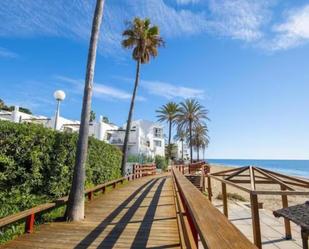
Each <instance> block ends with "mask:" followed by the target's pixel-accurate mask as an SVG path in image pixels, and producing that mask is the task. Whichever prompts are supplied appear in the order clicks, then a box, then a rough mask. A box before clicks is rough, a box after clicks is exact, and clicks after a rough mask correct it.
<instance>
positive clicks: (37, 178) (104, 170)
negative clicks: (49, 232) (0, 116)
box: [0, 121, 121, 218]
mask: <svg viewBox="0 0 309 249" xmlns="http://www.w3.org/2000/svg"><path fill="white" fill-rule="evenodd" d="M77 137H78V136H77V134H71V133H65V132H64V133H62V132H55V131H53V130H51V129H47V128H44V127H43V126H41V125H34V124H25V123H23V124H16V123H11V122H6V121H0V218H1V217H4V216H7V215H9V214H12V213H16V212H18V211H21V210H24V209H27V208H30V207H33V206H35V205H37V204H40V203H44V202H47V201H50V200H53V199H56V198H58V197H61V196H65V195H67V194H68V192H69V188H70V185H71V180H72V172H73V167H74V160H75V151H76V142H77ZM120 162H121V152H120V150H119V149H118V148H116V147H114V146H112V145H109V144H106V143H104V142H102V141H99V140H97V139H95V138H92V137H90V138H89V149H88V160H87V163H86V186H93V185H97V184H99V183H103V182H105V181H108V180H112V179H116V178H118V177H120V175H121V173H120Z"/></svg>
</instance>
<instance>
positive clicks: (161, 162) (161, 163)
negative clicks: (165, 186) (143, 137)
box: [155, 155, 167, 171]
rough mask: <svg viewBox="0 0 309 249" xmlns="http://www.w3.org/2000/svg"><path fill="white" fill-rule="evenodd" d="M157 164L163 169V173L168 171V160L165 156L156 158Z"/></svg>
mask: <svg viewBox="0 0 309 249" xmlns="http://www.w3.org/2000/svg"><path fill="white" fill-rule="evenodd" d="M155 164H156V166H157V168H158V169H162V170H163V171H165V170H166V169H167V160H166V159H165V157H164V156H159V155H157V156H155Z"/></svg>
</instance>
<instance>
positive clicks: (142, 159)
mask: <svg viewBox="0 0 309 249" xmlns="http://www.w3.org/2000/svg"><path fill="white" fill-rule="evenodd" d="M127 162H128V163H140V164H144V163H153V158H152V157H149V156H146V155H144V154H140V155H129V156H128V160H127Z"/></svg>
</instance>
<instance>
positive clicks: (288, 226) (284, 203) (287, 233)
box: [281, 185, 292, 239]
mask: <svg viewBox="0 0 309 249" xmlns="http://www.w3.org/2000/svg"><path fill="white" fill-rule="evenodd" d="M281 190H286V188H285V186H283V185H281ZM281 198H282V207H283V208H287V207H288V206H289V204H288V197H287V195H282V196H281ZM284 228H285V238H286V239H292V233H291V224H290V221H289V219H287V218H284Z"/></svg>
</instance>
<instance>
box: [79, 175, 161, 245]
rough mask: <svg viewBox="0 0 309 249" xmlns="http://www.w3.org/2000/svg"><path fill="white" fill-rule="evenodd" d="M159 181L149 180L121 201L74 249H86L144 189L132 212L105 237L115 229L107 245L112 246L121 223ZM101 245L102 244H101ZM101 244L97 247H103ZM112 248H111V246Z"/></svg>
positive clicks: (130, 215)
mask: <svg viewBox="0 0 309 249" xmlns="http://www.w3.org/2000/svg"><path fill="white" fill-rule="evenodd" d="M158 180H159V179H151V180H149V181H148V182H146V183H145V184H144V185H142V186H141V187H139V188H138V189H137V190H135V191H134V192H133V193H132V194H131V195H130V196H129V197H128V198H127V199H126V200H125V201H123V202H122V203H121V204H120V205H119V206H118V207H117V208H116V209H115V210H114V211H113V212H112V213H111V214H110V215H109V216H107V217H106V218H105V219H104V220H103V221H102V222H101V223H100V224H99V225H98V226H97V227H96V228H95V229H93V230H92V231H91V232H90V233H89V234H88V235H87V236H86V237H85V238H84V239H83V240H81V241H80V242H79V243H78V244H77V245H76V246H75V249H82V248H88V246H90V245H91V244H92V243H93V242H94V241H95V240H96V238H97V237H98V236H100V234H101V233H102V232H103V231H104V230H105V228H106V227H107V226H108V225H110V223H111V222H112V221H113V220H114V219H115V218H116V217H117V216H118V215H119V214H120V213H121V212H122V211H123V210H124V208H125V207H126V206H127V205H128V204H129V203H130V202H131V201H132V200H133V199H134V198H135V197H136V196H137V195H138V194H139V193H140V191H142V190H143V189H144V188H145V190H144V191H143V192H142V194H141V195H140V196H139V197H138V198H137V199H136V201H135V202H134V204H133V205H132V207H131V208H132V210H131V209H129V210H128V211H127V213H126V214H125V215H124V216H123V217H122V218H121V220H120V221H119V222H118V223H117V225H116V226H115V227H114V229H113V230H112V231H111V232H110V233H109V234H108V235H107V238H108V237H109V235H110V234H111V233H112V232H113V231H115V228H116V227H117V229H118V230H117V233H116V236H115V237H114V236H113V237H112V238H110V239H109V243H108V244H109V245H111V244H114V243H115V242H116V241H117V239H118V237H119V236H120V234H121V233H119V232H118V231H121V230H123V229H124V227H123V225H122V224H121V223H123V222H129V221H130V219H131V218H132V216H133V215H134V213H135V212H136V210H137V209H138V207H139V205H140V204H141V203H142V201H143V200H144V198H145V197H146V195H147V194H148V192H149V191H150V190H151V188H152V187H153V186H154V185H155V183H156V182H157V181H158ZM117 234H118V236H117ZM102 243H103V242H102ZM102 243H101V244H100V245H99V246H98V247H103V245H102ZM111 247H112V246H111ZM111 247H110V246H104V248H111Z"/></svg>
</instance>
